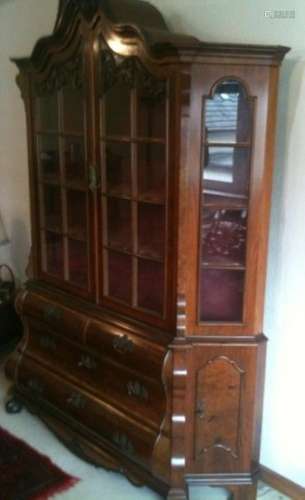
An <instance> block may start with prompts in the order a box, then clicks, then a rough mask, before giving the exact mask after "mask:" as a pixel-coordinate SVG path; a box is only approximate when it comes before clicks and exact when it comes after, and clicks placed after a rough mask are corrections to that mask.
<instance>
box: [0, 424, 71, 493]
mask: <svg viewBox="0 0 305 500" xmlns="http://www.w3.org/2000/svg"><path fill="white" fill-rule="evenodd" d="M77 482H78V479H76V478H74V477H71V476H69V475H68V474H66V473H65V472H63V471H62V470H60V469H59V468H58V467H56V465H54V464H53V463H52V462H51V460H50V459H49V458H48V457H46V456H44V455H41V454H40V453H38V452H37V451H36V450H34V449H33V448H31V447H30V446H29V445H27V444H26V443H25V442H24V441H21V440H20V439H18V438H16V437H14V436H12V435H11V434H9V433H8V432H6V431H5V430H3V429H2V428H1V427H0V500H46V499H47V498H50V496H52V495H55V494H57V493H60V492H62V491H65V490H67V489H68V488H70V487H71V486H73V485H74V484H75V483H77Z"/></svg>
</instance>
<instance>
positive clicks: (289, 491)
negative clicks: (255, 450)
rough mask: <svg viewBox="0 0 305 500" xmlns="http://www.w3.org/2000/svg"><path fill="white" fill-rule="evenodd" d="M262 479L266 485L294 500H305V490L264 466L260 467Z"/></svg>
mask: <svg viewBox="0 0 305 500" xmlns="http://www.w3.org/2000/svg"><path fill="white" fill-rule="evenodd" d="M260 478H261V479H262V481H264V483H266V484H268V485H269V486H271V487H272V488H274V489H275V490H278V491H280V492H281V493H283V494H284V495H287V496H288V497H290V498H292V500H304V499H305V488H302V486H299V485H298V484H296V483H294V482H293V481H290V479H287V478H285V477H283V476H281V475H280V474H278V473H277V472H274V471H272V470H270V469H268V467H265V466H264V465H261V466H260Z"/></svg>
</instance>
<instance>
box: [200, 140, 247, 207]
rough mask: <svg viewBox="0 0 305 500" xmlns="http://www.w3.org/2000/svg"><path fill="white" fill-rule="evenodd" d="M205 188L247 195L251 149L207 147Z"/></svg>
mask: <svg viewBox="0 0 305 500" xmlns="http://www.w3.org/2000/svg"><path fill="white" fill-rule="evenodd" d="M204 156H205V158H204V171H203V178H204V189H205V190H209V191H210V193H211V194H213V192H215V191H216V192H218V194H219V193H222V194H223V195H224V196H225V195H226V194H227V193H228V194H230V195H232V196H234V195H238V196H243V197H245V198H246V197H247V196H248V192H249V182H250V149H249V148H236V147H233V146H232V147H231V146H229V147H226V146H213V147H206V148H205V155H204Z"/></svg>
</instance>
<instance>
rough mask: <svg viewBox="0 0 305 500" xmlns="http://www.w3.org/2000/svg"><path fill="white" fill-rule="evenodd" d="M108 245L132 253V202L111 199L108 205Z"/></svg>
mask: <svg viewBox="0 0 305 500" xmlns="http://www.w3.org/2000/svg"><path fill="white" fill-rule="evenodd" d="M107 215H108V218H107V221H108V245H109V246H111V247H113V248H118V249H120V250H124V251H127V252H131V251H132V229H131V228H132V225H131V202H130V201H127V200H120V199H116V198H112V199H111V198H109V199H108V203H107Z"/></svg>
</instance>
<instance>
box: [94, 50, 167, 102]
mask: <svg viewBox="0 0 305 500" xmlns="http://www.w3.org/2000/svg"><path fill="white" fill-rule="evenodd" d="M100 79H101V86H100V87H101V88H100V93H101V95H104V94H105V93H106V92H107V91H108V90H109V89H110V88H111V87H112V86H113V85H114V84H115V83H116V82H120V83H123V84H125V85H126V86H127V87H129V88H135V87H139V88H140V89H141V91H142V92H143V94H144V95H145V96H146V97H148V98H151V99H156V100H158V99H164V98H165V97H166V81H165V80H160V79H159V78H156V77H154V76H153V75H152V74H151V73H150V72H149V71H148V70H147V69H146V68H145V66H144V65H143V64H142V63H141V61H140V60H139V59H138V58H137V57H128V58H123V57H120V56H117V55H113V53H112V52H111V51H109V50H103V51H102V55H101V76H100Z"/></svg>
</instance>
